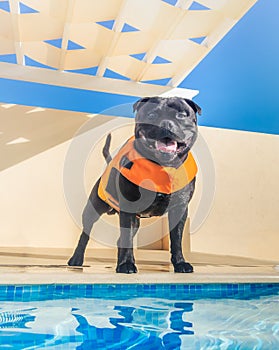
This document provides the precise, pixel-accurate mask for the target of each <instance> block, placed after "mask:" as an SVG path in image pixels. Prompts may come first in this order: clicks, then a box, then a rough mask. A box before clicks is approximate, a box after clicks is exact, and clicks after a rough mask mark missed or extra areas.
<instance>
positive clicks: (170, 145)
mask: <svg viewBox="0 0 279 350" xmlns="http://www.w3.org/2000/svg"><path fill="white" fill-rule="evenodd" d="M139 136H140V138H141V139H142V140H144V141H145V142H147V143H148V145H149V148H154V149H155V150H156V151H158V152H160V153H163V154H168V155H175V154H179V153H182V152H183V151H185V150H186V149H187V148H189V145H188V142H180V140H175V139H173V138H170V137H162V138H161V139H159V140H152V139H147V138H146V137H145V135H144V134H143V132H142V131H140V132H139ZM189 143H190V140H189Z"/></svg>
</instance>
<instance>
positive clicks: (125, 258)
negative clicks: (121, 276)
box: [116, 212, 140, 273]
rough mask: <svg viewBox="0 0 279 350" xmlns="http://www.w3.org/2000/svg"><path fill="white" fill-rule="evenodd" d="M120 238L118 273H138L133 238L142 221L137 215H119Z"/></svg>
mask: <svg viewBox="0 0 279 350" xmlns="http://www.w3.org/2000/svg"><path fill="white" fill-rule="evenodd" d="M119 219H120V237H119V239H118V241H117V247H118V257H117V267H116V272H118V273H136V272H137V267H136V265H135V258H134V252H133V238H134V237H135V235H136V233H137V231H138V229H139V223H140V220H139V218H138V217H137V216H136V214H132V213H124V212H120V213H119Z"/></svg>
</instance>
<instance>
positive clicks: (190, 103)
mask: <svg viewBox="0 0 279 350" xmlns="http://www.w3.org/2000/svg"><path fill="white" fill-rule="evenodd" d="M184 101H186V102H187V103H188V105H189V106H190V107H191V108H192V109H193V110H194V112H195V113H198V115H201V112H202V110H201V107H200V106H198V105H197V104H196V103H195V102H194V101H192V100H189V99H188V98H184Z"/></svg>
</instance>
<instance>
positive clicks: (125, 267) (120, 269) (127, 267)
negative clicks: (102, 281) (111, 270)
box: [116, 262, 138, 273]
mask: <svg viewBox="0 0 279 350" xmlns="http://www.w3.org/2000/svg"><path fill="white" fill-rule="evenodd" d="M116 272H117V273H137V272H138V269H137V267H136V265H135V264H134V263H132V262H125V263H123V264H121V265H117V267H116Z"/></svg>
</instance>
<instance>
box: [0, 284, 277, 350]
mask: <svg viewBox="0 0 279 350" xmlns="http://www.w3.org/2000/svg"><path fill="white" fill-rule="evenodd" d="M42 348H44V349H133V350H134V349H138V350H142V349H143V350H144V349H150V350H151V349H152V350H153V349H154V350H157V349H168V350H175V349H191V350H194V349H198V350H200V349H211V350H217V349H231V350H235V349H242V350H244V349H245V350H250V349H266V350H273V349H274V350H276V349H279V284H187V285H186V284H185V285H184V284H181V285H172V284H164V285H159V284H157V285H156V284H154V285H132V284H131V285H125V284H122V285H57V284H55V285H25V286H0V349H42Z"/></svg>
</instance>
